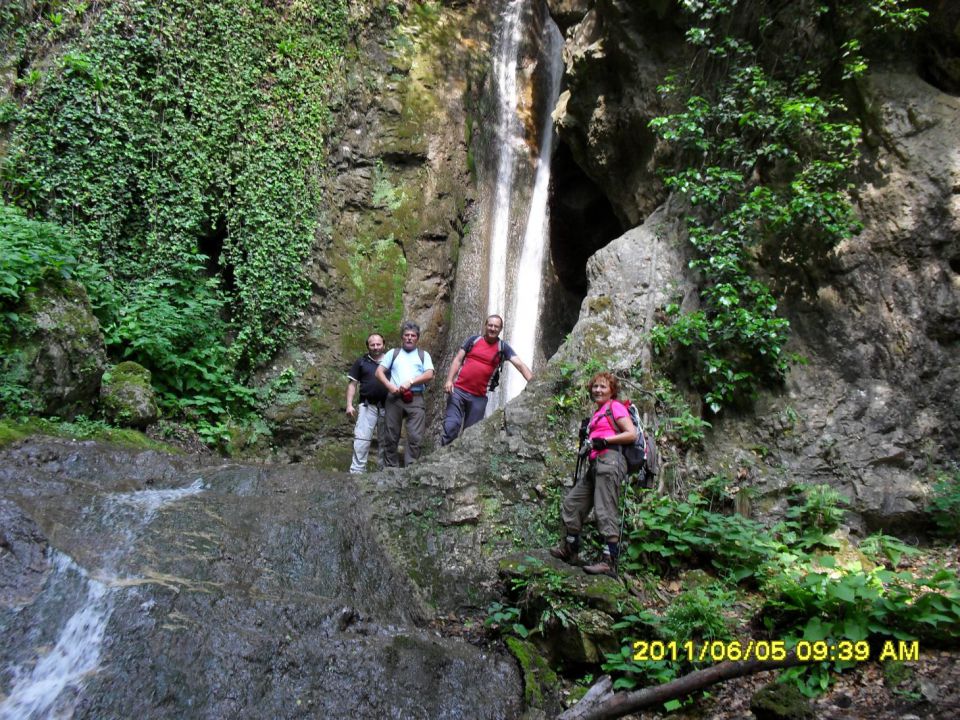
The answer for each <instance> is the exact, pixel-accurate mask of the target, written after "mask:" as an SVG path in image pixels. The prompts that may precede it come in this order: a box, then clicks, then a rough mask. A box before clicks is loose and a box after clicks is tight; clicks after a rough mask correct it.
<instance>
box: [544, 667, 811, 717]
mask: <svg viewBox="0 0 960 720" xmlns="http://www.w3.org/2000/svg"><path fill="white" fill-rule="evenodd" d="M799 664H800V661H799V660H797V654H796V652H794V651H791V652H789V653H788V654H787V657H786V658H784V659H783V660H780V661H776V662H771V661H769V660H747V661H742V662H731V661H729V660H728V661H726V662H722V663H718V664H716V665H711V666H710V667H708V668H704V669H703V670H695V671H694V672H692V673H688V674H686V675H684V676H683V677H680V678H677V679H676V680H671V681H670V682H668V683H664V684H663V685H656V686H654V687H648V688H643V689H642V690H631V691H630V692H620V693H615V692H613V690H612V689H611V688H612V683H611V681H610V677H609V676H606V675H604V676H603V677H602V678H600V679H599V680H598V681H597V682H596V683H595V684H594V685H593V687H591V688H590V690H589V691H588V692H587V694H586V695H584V696H583V698H581V700H580V702H578V703H577V704H576V705H574V706H573V707H572V708H569V709H568V710H566V711H565V712H563V713H562V714H561V715H559V716H558V718H557V720H612V719H613V718H619V717H623V716H624V715H628V714H630V713H632V712H636V711H637V710H642V709H643V708H647V707H650V706H652V705H659V704H662V703H665V702H667V701H668V700H677V699H679V698H682V697H684V696H686V695H689V694H690V693H692V692H696V691H697V690H702V689H703V688H706V687H709V686H711V685H715V684H716V683H719V682H725V681H726V680H732V679H733V678H738V677H745V676H747V675H753V674H755V673H758V672H765V671H767V670H782V669H784V668H788V667H793V666H794V665H799Z"/></svg>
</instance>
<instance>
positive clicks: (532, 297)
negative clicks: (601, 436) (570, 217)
mask: <svg viewBox="0 0 960 720" xmlns="http://www.w3.org/2000/svg"><path fill="white" fill-rule="evenodd" d="M530 3H531V0H509V1H508V3H507V6H506V8H505V11H504V14H503V26H502V34H501V36H500V38H499V40H498V43H497V53H496V59H495V63H496V89H497V93H498V101H499V102H498V108H499V114H500V115H499V120H498V139H499V143H500V154H499V158H498V166H497V168H498V169H497V179H496V187H495V191H494V193H493V197H494V204H493V210H492V217H493V219H492V222H491V226H490V227H491V230H490V236H489V265H488V292H487V312H488V313H501V314H505V316H506V317H505V321H506V323H505V327H504V333H503V336H504V338H506V339H507V340H508V341H509V342H510V344H511V346H512V347H513V348H514V349H515V350H516V351H517V354H518V355H519V356H520V357H521V358H523V359H524V360H525V361H526V362H527V363H528V364H530V365H531V366H534V363H535V362H536V357H537V348H538V343H539V336H540V332H539V328H538V325H539V319H540V310H541V309H540V304H541V292H542V288H543V274H544V257H545V245H546V242H547V237H548V230H549V226H548V219H547V191H548V189H549V184H550V156H551V154H552V150H553V120H552V118H551V117H550V113H549V109H550V108H553V107H554V105H555V104H556V101H557V97H558V96H559V93H560V79H561V77H562V73H563V63H562V60H561V49H562V47H563V37H562V35H561V34H560V30H559V29H558V28H557V26H556V23H554V22H553V20H552V19H551V18H550V16H549V13H548V12H547V11H546V10H544V11H543V16H544V17H545V23H544V26H543V34H542V38H541V40H540V42H539V43H537V45H538V46H539V50H540V60H541V61H543V62H544V63H545V65H546V72H545V73H543V74H544V76H545V77H546V78H547V82H546V87H545V88H544V90H545V94H546V98H545V100H546V102H545V103H543V104H544V106H545V107H547V108H548V111H547V112H546V113H545V117H544V119H543V129H542V132H541V134H540V140H541V144H540V147H539V148H538V151H537V152H536V153H535V154H536V157H537V161H536V172H535V175H534V178H535V179H534V187H533V192H532V195H531V196H530V203H529V205H528V206H524V205H521V204H519V203H514V199H515V198H518V197H523V196H525V195H526V193H524V192H521V191H518V190H522V188H520V189H518V188H517V187H515V181H516V176H517V173H516V167H517V163H518V161H520V160H526V159H527V156H528V153H529V150H528V148H527V143H526V138H525V137H524V136H523V124H522V123H521V121H520V117H519V112H520V108H519V96H520V92H519V82H518V72H519V67H518V65H519V60H520V57H519V53H520V51H521V48H522V38H523V35H524V27H523V26H522V23H521V18H523V17H526V16H529V15H531V13H530V12H529V10H530V7H529V6H530ZM516 205H520V207H516ZM524 216H525V217H526V223H525V231H524V233H523V239H522V244H521V241H520V239H519V238H516V240H515V241H514V242H511V240H512V235H511V229H512V228H513V227H514V226H521V225H522V224H523V218H524ZM516 246H519V247H516ZM505 311H506V312H505ZM525 384H526V381H525V380H524V379H523V378H522V377H521V376H520V374H519V373H518V372H516V371H515V370H512V369H510V368H509V365H508V366H507V368H505V375H504V381H503V384H502V386H501V390H499V391H498V392H496V393H494V395H493V397H492V398H491V399H490V402H489V404H488V406H487V412H488V413H490V412H492V411H493V410H494V409H496V408H497V407H499V406H501V405H502V404H503V403H505V402H506V401H508V400H510V399H512V398H513V397H515V396H516V395H518V394H519V393H520V391H521V390H522V389H523V387H524V385H525Z"/></svg>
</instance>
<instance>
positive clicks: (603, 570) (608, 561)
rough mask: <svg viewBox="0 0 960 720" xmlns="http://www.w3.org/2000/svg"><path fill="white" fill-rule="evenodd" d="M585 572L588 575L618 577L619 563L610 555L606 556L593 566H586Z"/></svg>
mask: <svg viewBox="0 0 960 720" xmlns="http://www.w3.org/2000/svg"><path fill="white" fill-rule="evenodd" d="M583 571H584V572H585V573H587V574H588V575H609V576H610V577H612V578H615V577H616V576H617V562H616V560H613V559H612V558H611V557H610V556H609V555H607V554H604V555H603V557H602V558H600V559H599V560H598V561H597V562H595V563H593V565H585V566H584V568H583Z"/></svg>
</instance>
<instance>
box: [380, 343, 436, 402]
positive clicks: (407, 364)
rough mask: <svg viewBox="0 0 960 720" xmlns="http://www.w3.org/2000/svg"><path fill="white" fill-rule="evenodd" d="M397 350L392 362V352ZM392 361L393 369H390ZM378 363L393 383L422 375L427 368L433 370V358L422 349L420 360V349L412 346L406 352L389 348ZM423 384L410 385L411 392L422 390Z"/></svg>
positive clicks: (402, 382)
mask: <svg viewBox="0 0 960 720" xmlns="http://www.w3.org/2000/svg"><path fill="white" fill-rule="evenodd" d="M394 352H397V360H396V362H393V353H394ZM391 362H393V370H392V371H391V370H390V363H391ZM380 365H381V366H382V367H383V368H384V369H385V370H386V371H387V372H388V373H389V374H390V382H392V383H393V384H394V385H403V384H404V383H405V382H409V381H410V380H413V379H414V378H415V377H419V376H420V375H423V373H425V372H426V371H427V370H433V360H431V359H430V353H428V352H427V351H426V350H424V351H423V360H422V361H421V360H420V349H419V348H414V349H413V350H411V351H410V352H407V351H406V350H404V349H403V348H399V349H398V351H394V350H391V351H389V352H388V353H387V354H386V355H384V356H383V360H381V361H380ZM423 388H424V386H423V385H422V384H420V385H413V386H411V387H410V389H411V390H413V392H423Z"/></svg>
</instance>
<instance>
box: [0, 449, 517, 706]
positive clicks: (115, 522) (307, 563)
mask: <svg viewBox="0 0 960 720" xmlns="http://www.w3.org/2000/svg"><path fill="white" fill-rule="evenodd" d="M31 448H32V449H31ZM97 450H102V452H103V453H104V454H105V455H107V456H111V455H112V456H113V458H114V460H116V461H118V463H119V462H120V461H122V460H124V459H125V460H126V464H127V466H128V467H130V468H131V470H130V473H129V475H128V476H127V477H126V478H123V477H121V476H120V475H119V473H118V474H117V475H111V473H110V472H109V471H108V472H107V473H105V477H104V476H100V474H99V473H98V471H97V469H96V468H97V466H96V465H95V463H93V462H92V458H91V455H92V453H93V452H95V451H97ZM139 455H141V453H132V452H127V451H113V450H110V449H109V448H102V447H91V448H88V447H86V446H84V447H81V448H80V449H79V450H78V449H77V447H76V446H75V445H74V444H70V443H65V442H57V441H49V442H47V441H43V442H40V443H38V444H37V445H36V446H35V447H34V446H31V445H26V444H23V445H20V446H18V447H16V448H13V449H8V450H6V451H4V453H3V457H2V458H0V462H3V463H4V466H6V467H10V466H12V467H15V468H16V470H15V471H14V472H7V473H5V474H4V476H2V477H0V516H2V517H4V518H6V517H7V516H8V515H9V516H10V517H16V518H19V519H18V520H17V524H16V525H15V526H14V527H15V528H21V529H20V530H16V532H15V533H11V532H7V531H5V534H4V537H5V538H7V537H9V538H12V539H11V540H10V541H9V542H7V544H8V545H10V546H11V547H16V548H20V546H21V545H26V546H27V550H22V549H18V550H17V553H18V557H20V558H24V559H23V560H18V561H17V563H16V566H17V568H20V569H19V570H18V571H15V570H9V571H8V568H12V567H13V563H10V562H8V561H7V558H6V556H5V555H0V573H3V574H2V575H0V577H3V578H4V580H5V581H6V580H7V578H8V577H9V578H14V576H16V578H15V579H12V580H11V583H12V584H13V585H14V586H15V587H19V588H21V590H23V589H27V588H29V589H31V592H32V595H33V598H34V599H33V600H32V601H30V602H27V603H26V604H24V605H23V607H21V608H20V609H18V610H15V609H14V607H13V605H12V603H11V602H8V601H6V600H7V598H8V597H9V596H8V595H4V596H3V598H4V600H5V601H4V602H3V604H2V605H0V630H2V632H3V635H4V637H5V638H7V639H8V642H6V643H5V647H4V648H3V649H0V691H2V692H3V694H5V695H12V696H16V692H15V691H16V688H17V683H16V681H17V679H18V677H19V675H18V673H16V672H14V671H13V670H12V669H11V668H12V667H14V666H20V667H29V666H30V665H32V664H33V663H34V662H35V661H36V654H35V653H36V652H37V649H36V648H37V646H38V645H46V646H48V647H49V646H51V645H53V644H55V643H56V642H57V641H58V635H59V634H60V633H61V632H62V630H63V628H64V626H65V623H66V620H67V618H69V617H70V616H71V614H74V615H75V614H76V613H79V612H81V611H82V610H83V603H84V602H88V604H90V603H93V604H96V603H100V605H98V607H99V608H100V614H101V615H102V616H104V617H105V620H104V625H103V628H104V629H103V637H102V641H101V642H100V644H99V648H98V653H99V656H98V658H97V660H96V663H95V665H96V667H97V668H98V669H97V670H96V671H95V672H88V673H86V674H85V679H84V681H83V682H82V683H80V682H79V681H77V682H78V684H81V685H82V689H80V690H79V691H78V692H76V693H75V695H76V697H73V694H72V692H71V691H70V690H67V691H66V692H65V693H64V696H63V697H61V698H60V700H58V701H57V705H56V706H57V707H64V706H66V707H69V706H73V716H74V717H78V718H102V717H136V716H148V717H171V718H174V717H185V716H191V717H278V718H289V717H304V716H309V717H329V718H348V717H410V718H461V717H477V718H513V717H518V716H519V715H520V714H521V712H522V700H521V698H522V689H521V686H520V680H519V677H518V673H517V670H516V668H515V666H514V663H513V662H512V661H510V660H509V659H508V658H505V657H503V656H500V655H497V654H493V653H488V652H483V651H481V650H478V649H477V648H474V647H473V646H471V645H468V644H466V643H463V642H460V641H456V640H451V639H445V638H441V637H438V636H436V635H434V634H432V633H428V632H426V631H423V630H420V629H419V628H418V625H419V624H420V623H421V621H423V620H424V619H425V618H426V617H428V616H429V614H430V611H429V609H428V606H427V605H426V603H425V602H424V601H423V599H422V595H421V593H420V591H419V589H418V588H417V587H416V586H414V585H413V584H412V583H411V582H410V580H409V579H408V578H407V576H406V574H405V573H404V572H402V571H400V570H398V569H397V568H396V567H395V566H394V564H393V562H392V560H391V558H390V556H389V555H388V554H387V552H385V550H384V549H383V547H382V546H381V545H380V544H379V543H378V542H377V541H376V540H375V538H374V536H373V533H372V532H371V529H370V517H369V512H368V511H367V505H366V503H365V502H364V501H363V499H362V498H361V497H360V495H359V494H358V492H357V490H356V489H355V488H354V486H353V484H352V481H351V480H349V479H348V478H347V476H346V475H324V474H321V473H317V472H315V471H312V470H308V469H305V468H301V467H297V466H287V467H284V468H281V469H270V470H268V469H264V468H257V467H242V466H221V467H194V468H193V469H189V468H187V469H179V470H182V471H180V472H177V470H178V463H181V462H183V461H182V460H172V461H170V462H169V463H167V464H166V465H164V463H163V461H162V459H156V458H155V459H154V460H153V461H146V460H144V459H143V458H140V457H139ZM58 468H59V469H61V470H67V471H68V472H57V469H58ZM138 468H139V470H138ZM108 470H109V469H108ZM88 472H89V473H90V474H88ZM166 472H172V473H173V474H174V475H175V476H174V477H170V478H168V479H167V481H166V482H163V483H162V484H161V483H160V482H158V481H157V478H158V477H160V476H162V475H163V474H164V473H166ZM148 480H149V481H150V489H144V488H145V487H146V486H147V481H148ZM25 490H26V492H25ZM5 527H6V523H5ZM23 538H26V539H23ZM46 543H49V545H50V546H51V548H52V549H55V551H56V552H55V553H54V555H55V556H56V557H68V558H72V561H70V560H62V559H61V560H56V561H53V562H52V563H51V562H50V561H44V562H45V563H46V566H45V567H44V568H43V571H44V573H45V574H44V575H43V576H42V577H44V578H45V579H44V580H42V581H40V582H38V581H37V580H36V579H35V578H30V577H29V574H30V573H29V572H28V570H27V569H25V568H29V567H30V565H31V563H32V561H31V560H30V558H31V557H34V556H36V554H37V552H40V550H41V549H42V548H43V546H44V544H46ZM31 553H32V554H31ZM72 563H75V564H76V566H79V567H80V568H82V574H81V572H80V571H79V570H77V569H76V566H75V565H73V564H72ZM33 564H35V563H33ZM71 568H73V569H71ZM18 572H19V575H18V574H17V573H18ZM23 578H26V579H23ZM96 583H100V584H99V585H97V584H96ZM65 587H69V588H70V591H69V592H65V591H64V588H65ZM20 594H21V595H23V594H25V593H22V592H21V593H20ZM54 596H56V597H59V598H60V599H59V600H57V599H55V598H54ZM64 596H68V597H70V598H73V600H69V601H66V600H65V599H64ZM94 596H96V597H94ZM84 598H87V600H84Z"/></svg>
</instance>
